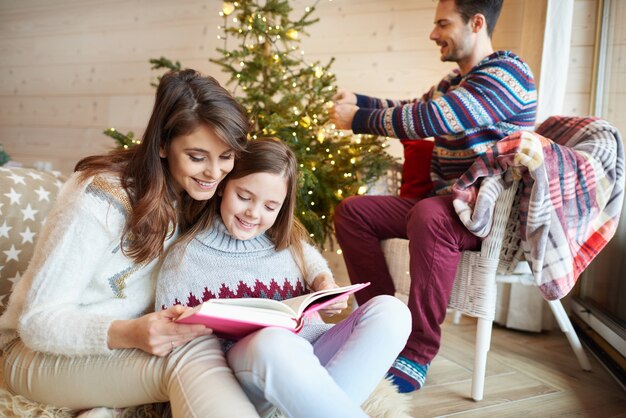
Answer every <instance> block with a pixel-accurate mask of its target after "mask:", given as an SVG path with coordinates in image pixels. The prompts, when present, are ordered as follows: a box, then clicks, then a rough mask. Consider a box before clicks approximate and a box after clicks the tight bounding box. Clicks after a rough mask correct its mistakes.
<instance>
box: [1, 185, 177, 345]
mask: <svg viewBox="0 0 626 418" xmlns="http://www.w3.org/2000/svg"><path fill="white" fill-rule="evenodd" d="M129 209H130V204H129V200H128V197H127V196H126V194H125V192H124V190H123V189H122V188H121V187H120V185H119V179H117V178H115V177H103V176H96V177H95V178H91V179H88V180H87V181H85V182H82V183H80V182H78V179H77V176H76V174H75V175H73V176H72V177H71V178H70V179H69V180H68V181H67V183H66V184H65V185H64V186H63V189H62V190H61V192H60V194H59V196H58V197H57V201H56V203H55V206H54V207H53V209H52V210H51V212H50V213H49V214H48V218H47V221H46V223H45V225H44V227H43V228H42V231H41V235H40V237H39V238H38V240H37V244H36V248H35V253H34V255H33V258H32V260H31V263H30V265H29V267H28V269H27V270H26V272H25V273H24V275H23V276H22V278H21V280H20V281H19V282H18V283H17V285H16V286H15V289H14V290H13V293H12V295H11V298H10V300H9V304H8V306H7V309H6V311H5V313H4V314H3V315H2V316H1V317H0V347H2V346H4V345H5V344H6V343H7V342H8V341H10V340H11V339H13V338H15V337H16V336H17V335H19V336H20V337H21V339H22V341H23V342H24V344H26V346H28V347H30V348H31V349H33V350H36V351H41V352H48V353H53V354H66V355H92V354H110V353H111V350H109V348H108V347H107V333H108V329H109V325H110V324H111V322H112V321H113V320H117V319H131V318H136V317H139V316H141V315H142V314H144V313H146V312H147V311H149V310H152V307H153V303H154V281H153V276H152V271H153V270H154V267H155V265H156V261H152V262H150V263H147V264H137V263H135V262H133V260H131V259H130V258H128V257H126V256H125V255H123V254H122V251H121V250H120V237H121V234H122V230H123V228H124V225H125V222H126V218H127V214H128V211H129ZM174 239H175V237H171V238H170V239H168V240H167V242H166V247H167V246H168V245H169V244H170V243H171V242H173V240H174Z"/></svg>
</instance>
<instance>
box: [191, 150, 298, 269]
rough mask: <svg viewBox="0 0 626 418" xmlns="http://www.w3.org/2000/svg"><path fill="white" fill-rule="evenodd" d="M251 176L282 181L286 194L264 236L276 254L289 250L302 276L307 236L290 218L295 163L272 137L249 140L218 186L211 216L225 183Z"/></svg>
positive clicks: (289, 154)
mask: <svg viewBox="0 0 626 418" xmlns="http://www.w3.org/2000/svg"><path fill="white" fill-rule="evenodd" d="M254 173H270V174H277V175H280V176H282V177H284V178H285V181H286V182H287V195H286V196H285V200H284V202H283V205H282V207H281V208H280V211H279V212H278V215H277V216H276V221H275V222H274V225H272V227H271V228H269V229H268V230H267V232H266V233H267V235H268V237H269V238H270V239H271V240H272V242H273V243H274V245H275V246H276V250H277V251H280V250H283V249H285V248H289V249H290V250H291V251H292V252H293V254H294V258H295V260H296V263H297V264H298V267H299V268H300V271H301V272H302V274H303V275H304V277H306V271H305V268H304V257H303V249H302V243H303V242H308V241H309V235H308V232H307V230H306V228H305V227H304V225H302V223H300V221H298V219H297V218H296V217H295V215H294V213H295V208H296V187H297V181H298V160H297V159H296V156H295V154H294V152H293V151H292V150H291V149H290V148H289V147H288V146H287V145H286V144H285V143H283V142H281V141H280V140H279V139H276V138H259V139H256V140H251V141H249V142H248V145H247V146H246V150H245V151H244V152H243V153H241V155H240V156H239V158H238V159H237V160H236V161H235V166H234V168H233V170H232V171H231V172H230V173H229V174H228V176H227V177H226V179H225V180H224V181H223V182H222V183H221V184H220V185H219V186H218V190H219V192H218V193H216V195H218V196H217V197H216V198H215V199H214V201H213V202H211V206H213V208H214V213H215V212H217V211H218V210H219V205H220V203H221V197H219V195H221V191H222V190H223V189H224V187H225V185H226V182H228V181H229V180H234V179H238V178H242V177H245V176H248V175H250V174H254ZM209 216H210V215H209ZM202 223H205V222H202Z"/></svg>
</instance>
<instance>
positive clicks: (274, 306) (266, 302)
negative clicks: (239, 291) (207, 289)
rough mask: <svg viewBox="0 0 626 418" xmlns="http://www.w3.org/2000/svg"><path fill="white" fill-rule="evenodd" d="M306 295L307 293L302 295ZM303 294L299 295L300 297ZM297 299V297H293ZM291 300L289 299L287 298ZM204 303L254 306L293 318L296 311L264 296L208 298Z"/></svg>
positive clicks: (244, 306)
mask: <svg viewBox="0 0 626 418" xmlns="http://www.w3.org/2000/svg"><path fill="white" fill-rule="evenodd" d="M304 296H308V295H304ZM304 296H299V298H302V297H304ZM294 299H298V298H294ZM289 300H291V299H289ZM205 303H215V304H219V305H228V306H241V307H243V308H246V309H248V308H256V309H264V310H271V311H276V312H279V313H282V314H285V315H288V316H289V317H292V318H295V317H297V315H296V311H294V310H293V309H292V308H291V307H290V306H288V305H286V304H284V303H282V301H278V300H274V299H266V298H233V299H210V300H209V301H208V302H205Z"/></svg>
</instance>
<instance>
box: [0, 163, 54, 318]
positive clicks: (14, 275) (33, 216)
mask: <svg viewBox="0 0 626 418" xmlns="http://www.w3.org/2000/svg"><path fill="white" fill-rule="evenodd" d="M62 180H63V179H62V177H61V176H60V175H59V173H58V172H50V171H38V170H35V169H33V168H21V167H9V168H6V167H0V313H2V312H3V311H4V309H5V306H6V304H7V302H8V300H9V295H10V293H11V291H12V290H13V287H14V286H15V284H16V283H17V282H18V281H19V280H20V278H21V276H22V274H23V273H24V271H25V270H26V267H28V262H29V261H30V259H31V257H32V255H33V249H34V245H35V241H36V240H37V237H38V235H39V231H40V230H41V225H42V224H43V222H44V220H45V218H46V216H47V214H48V211H49V210H50V208H51V207H52V204H53V203H54V200H55V198H56V196H57V194H58V192H59V189H60V187H61V185H62V184H63V182H62Z"/></svg>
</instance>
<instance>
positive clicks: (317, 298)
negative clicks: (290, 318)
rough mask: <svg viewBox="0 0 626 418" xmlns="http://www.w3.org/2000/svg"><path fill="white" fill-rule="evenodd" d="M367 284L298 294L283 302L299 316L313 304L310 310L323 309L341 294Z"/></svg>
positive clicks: (351, 291) (350, 292)
mask: <svg viewBox="0 0 626 418" xmlns="http://www.w3.org/2000/svg"><path fill="white" fill-rule="evenodd" d="M368 285H369V282H368V283H357V284H353V285H350V286H343V287H336V288H334V289H325V290H320V291H317V292H313V293H309V294H308V295H302V296H298V297H297V298H291V299H285V300H283V301H282V303H283V304H285V305H287V306H289V308H291V309H292V310H293V311H294V312H295V313H296V315H295V317H296V318H299V317H301V316H302V314H303V313H304V312H305V311H308V310H309V309H308V308H309V307H311V306H312V305H314V304H315V305H319V306H315V307H314V308H313V309H311V311H312V312H315V311H318V310H320V309H323V308H324V307H326V306H328V305H330V304H332V303H333V302H334V301H335V300H336V299H340V298H341V296H346V295H350V294H352V293H354V292H356V291H357V290H361V289H362V288H364V287H366V286H368Z"/></svg>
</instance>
